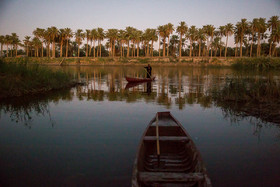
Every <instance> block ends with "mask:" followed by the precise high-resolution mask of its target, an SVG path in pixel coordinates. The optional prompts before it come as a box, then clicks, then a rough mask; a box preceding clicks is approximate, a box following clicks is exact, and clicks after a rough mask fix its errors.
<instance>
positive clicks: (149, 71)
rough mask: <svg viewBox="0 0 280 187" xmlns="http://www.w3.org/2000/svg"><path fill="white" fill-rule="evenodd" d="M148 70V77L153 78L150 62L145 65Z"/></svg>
mask: <svg viewBox="0 0 280 187" xmlns="http://www.w3.org/2000/svg"><path fill="white" fill-rule="evenodd" d="M144 68H145V69H146V71H147V78H151V77H152V67H151V66H150V64H148V66H146V67H144Z"/></svg>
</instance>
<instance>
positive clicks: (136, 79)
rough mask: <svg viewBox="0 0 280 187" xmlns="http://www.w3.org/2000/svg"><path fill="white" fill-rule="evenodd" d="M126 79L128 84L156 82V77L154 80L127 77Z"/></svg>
mask: <svg viewBox="0 0 280 187" xmlns="http://www.w3.org/2000/svg"><path fill="white" fill-rule="evenodd" d="M125 79H126V81H127V82H148V81H154V80H155V79H156V77H152V78H134V77H127V76H125Z"/></svg>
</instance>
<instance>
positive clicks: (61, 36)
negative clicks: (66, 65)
mask: <svg viewBox="0 0 280 187" xmlns="http://www.w3.org/2000/svg"><path fill="white" fill-rule="evenodd" d="M58 35H59V41H60V57H62V53H63V51H62V49H63V42H64V40H65V39H66V33H65V29H59V34H58Z"/></svg>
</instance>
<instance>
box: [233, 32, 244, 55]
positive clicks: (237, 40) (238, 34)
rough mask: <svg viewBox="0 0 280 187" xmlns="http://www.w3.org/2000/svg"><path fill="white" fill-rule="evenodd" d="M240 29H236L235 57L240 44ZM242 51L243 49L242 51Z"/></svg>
mask: <svg viewBox="0 0 280 187" xmlns="http://www.w3.org/2000/svg"><path fill="white" fill-rule="evenodd" d="M240 30H241V29H240V28H238V27H235V28H234V43H235V55H234V56H235V57H237V50H238V43H239V42H240V38H241V37H240ZM241 50H242V49H241Z"/></svg>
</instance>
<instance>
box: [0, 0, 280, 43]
mask: <svg viewBox="0 0 280 187" xmlns="http://www.w3.org/2000/svg"><path fill="white" fill-rule="evenodd" d="M274 15H277V16H279V17H280V0H234V1H232V0H230V1H227V0H211V1H209V0H102V1H101V0H79V1H77V0H59V1H58V0H0V35H6V34H11V33H12V32H15V33H17V34H18V35H19V37H20V39H21V40H22V39H23V38H24V36H26V35H29V36H31V35H32V32H33V30H34V29H36V28H37V27H39V28H47V27H51V26H56V27H57V28H66V27H69V28H71V29H72V30H73V31H75V30H77V29H83V30H85V29H93V28H97V27H102V28H104V29H105V30H107V29H109V28H116V29H125V27H126V26H132V27H135V28H137V29H140V30H145V29H146V28H157V26H159V25H164V24H167V23H169V22H170V23H172V24H173V25H174V26H175V27H176V26H177V25H178V23H179V22H181V21H185V22H186V23H187V25H188V26H191V25H195V26H196V27H202V26H203V25H206V24H212V25H214V26H215V27H219V26H221V25H225V24H227V23H233V24H235V23H236V22H238V21H240V20H241V18H247V20H249V21H251V20H252V19H253V18H259V17H264V18H266V19H267V20H268V19H269V18H270V17H271V16H274Z"/></svg>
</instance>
